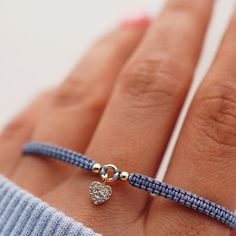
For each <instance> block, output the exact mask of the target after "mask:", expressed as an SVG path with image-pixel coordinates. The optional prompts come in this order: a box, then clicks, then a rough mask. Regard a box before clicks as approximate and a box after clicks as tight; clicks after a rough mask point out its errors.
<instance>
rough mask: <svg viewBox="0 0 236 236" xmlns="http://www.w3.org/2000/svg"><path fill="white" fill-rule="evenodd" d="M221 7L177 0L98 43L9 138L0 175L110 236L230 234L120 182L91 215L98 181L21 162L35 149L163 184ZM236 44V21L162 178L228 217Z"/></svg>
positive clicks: (39, 161) (44, 162)
mask: <svg viewBox="0 0 236 236" xmlns="http://www.w3.org/2000/svg"><path fill="white" fill-rule="evenodd" d="M213 2H214V1H213V0H199V1H195V0H189V1H185V0H171V1H169V2H168V4H167V6H166V7H165V9H164V10H163V12H162V13H161V15H160V16H159V17H158V18H157V19H154V20H153V21H152V22H151V24H150V26H149V24H148V20H147V18H146V17H145V16H143V17H141V18H139V19H138V18H137V19H136V20H131V19H129V20H128V21H126V22H125V23H124V24H122V25H121V26H120V27H118V28H116V29H115V30H114V31H113V32H111V33H109V34H108V35H107V36H105V37H104V38H102V39H100V40H99V41H98V42H97V43H96V44H95V45H94V46H93V47H92V48H91V49H90V50H89V51H88V52H87V54H86V56H85V57H84V58H83V59H82V61H81V62H80V64H79V65H78V66H77V68H76V69H75V70H74V71H73V72H72V73H71V74H70V75H69V77H68V79H66V80H65V81H64V82H63V83H62V84H61V85H59V86H58V87H57V88H55V89H54V90H52V91H50V92H47V93H45V94H43V95H42V96H40V97H39V98H38V99H37V100H36V101H35V102H34V103H33V104H32V105H31V106H30V107H29V108H27V109H26V110H25V111H24V112H23V113H22V114H21V115H20V116H19V117H17V118H16V119H15V120H14V121H12V122H11V123H10V124H9V125H8V126H7V127H6V128H5V130H4V131H3V132H2V134H1V137H0V166H1V167H0V170H1V172H2V173H4V174H5V175H7V176H8V177H9V178H11V179H12V180H13V181H15V182H16V183H17V184H19V185H20V186H22V187H23V188H25V189H27V190H29V191H31V192H32V193H34V194H35V195H37V196H39V197H41V198H42V199H44V200H45V201H47V202H49V203H50V204H51V205H52V206H54V207H56V208H58V209H60V210H62V211H63V212H65V213H66V214H67V215H69V216H71V217H73V218H75V219H76V220H78V221H81V222H82V223H84V224H85V225H87V226H90V227H92V228H93V229H94V230H95V231H97V232H101V233H103V234H104V235H121V234H122V235H214V236H217V235H220V236H223V235H229V233H230V232H229V229H228V228H227V227H225V226H224V225H223V224H221V223H219V222H217V221H214V220H212V219H210V218H209V217H206V216H204V215H202V214H199V213H196V212H194V211H192V210H190V209H186V208H185V207H183V206H179V205H177V204H176V203H173V202H171V201H169V200H166V199H161V198H152V197H150V196H149V195H148V194H146V193H143V192H141V191H139V190H137V189H134V188H131V187H130V186H127V185H125V184H124V183H121V184H116V185H114V187H113V196H112V199H111V200H110V201H108V202H107V203H106V204H104V205H101V206H99V207H97V206H94V205H93V204H92V203H91V200H90V198H89V193H88V189H89V185H90V184H91V182H92V181H93V180H94V177H93V176H91V175H90V174H88V173H84V171H81V170H77V169H76V168H74V167H70V166H68V165H67V164H64V163H61V162H58V161H55V160H51V159H47V158H40V157H36V156H26V157H22V156H21V154H20V151H21V148H22V146H23V145H24V143H25V142H26V141H28V140H38V141H44V142H48V143H52V144H56V145H61V146H64V147H68V148H71V149H74V150H78V151H80V152H83V153H85V154H87V155H88V156H90V157H91V158H93V159H94V160H96V161H98V162H100V163H114V164H116V165H117V166H119V167H120V168H121V169H122V170H127V171H128V172H140V173H143V174H146V175H149V176H155V173H156V172H157V170H158V167H159V164H160V161H161V158H162V156H163V152H164V151H165V148H166V145H167V143H168V140H169V138H170V134H171V132H172V130H173V127H174V124H175V122H176V118H177V116H178V114H179V111H180V109H181V106H182V104H183V101H184V99H185V96H186V93H187V91H188V89H189V86H190V83H191V79H192V77H193V73H194V70H195V67H196V64H197V61H198V58H199V54H200V50H201V47H202V43H203V39H204V35H205V32H206V29H207V25H208V22H209V20H210V15H211V11H212V7H213ZM148 26H149V27H148ZM147 28H148V29H147ZM146 29H147V30H146ZM235 38H236V15H235V16H233V18H232V21H231V23H230V25H229V28H228V30H227V32H226V34H225V37H224V40H223V42H222V44H221V46H220V49H219V52H218V54H217V56H216V59H215V61H214V63H213V65H212V67H211V68H210V69H209V72H208V74H207V76H206V78H205V80H204V82H203V83H202V85H201V86H200V88H199V90H198V91H197V94H196V96H195V98H194V100H193V103H192V105H191V108H190V110H189V113H188V116H187V118H186V121H185V124H184V127H183V130H182V132H181V135H180V138H179V141H178V143H177V146H176V149H175V152H174V154H173V157H172V160H171V163H170V166H169V168H168V171H167V174H166V177H165V181H166V182H168V183H170V184H173V185H176V186H179V187H182V188H184V189H186V190H189V191H192V192H195V193H197V194H199V195H202V196H204V197H206V198H208V199H211V200H213V201H216V202H218V203H220V204H222V205H224V206H225V207H228V208H229V209H232V210H234V209H235V207H236V197H235V196H236V178H235V172H236V129H235V127H236V69H235V68H236V44H235Z"/></svg>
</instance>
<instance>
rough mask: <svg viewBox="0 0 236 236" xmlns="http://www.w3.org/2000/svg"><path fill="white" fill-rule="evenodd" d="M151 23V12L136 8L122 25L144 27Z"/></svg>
mask: <svg viewBox="0 0 236 236" xmlns="http://www.w3.org/2000/svg"><path fill="white" fill-rule="evenodd" d="M149 23H150V14H149V12H148V11H147V10H144V9H136V10H135V11H132V12H131V13H129V14H128V15H126V17H125V18H124V19H123V21H122V23H121V25H122V26H131V27H133V26H134V27H143V26H146V25H148V24H149Z"/></svg>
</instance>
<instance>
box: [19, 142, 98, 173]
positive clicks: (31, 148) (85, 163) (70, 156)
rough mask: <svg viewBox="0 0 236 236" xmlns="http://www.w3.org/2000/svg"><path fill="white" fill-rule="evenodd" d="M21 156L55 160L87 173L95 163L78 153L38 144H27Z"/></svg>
mask: <svg viewBox="0 0 236 236" xmlns="http://www.w3.org/2000/svg"><path fill="white" fill-rule="evenodd" d="M23 154H25V155H28V154H34V155H40V156H42V155H43V156H47V157H51V158H55V159H58V160H61V161H64V162H66V163H69V164H72V165H74V166H78V167H80V168H83V169H85V170H88V171H91V170H92V166H93V164H94V163H95V161H93V160H90V159H89V158H88V157H86V156H85V155H82V154H81V153H79V152H74V151H71V150H70V149H67V148H63V147H58V146H54V145H51V144H50V145H49V144H45V143H39V142H29V143H27V144H26V145H25V146H24V148H23Z"/></svg>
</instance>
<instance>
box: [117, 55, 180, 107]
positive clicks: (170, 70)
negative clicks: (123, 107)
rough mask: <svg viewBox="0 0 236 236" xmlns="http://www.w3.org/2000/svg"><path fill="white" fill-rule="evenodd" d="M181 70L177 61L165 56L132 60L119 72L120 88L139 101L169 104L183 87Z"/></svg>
mask: <svg viewBox="0 0 236 236" xmlns="http://www.w3.org/2000/svg"><path fill="white" fill-rule="evenodd" d="M181 71H182V68H181V66H180V64H179V63H178V62H176V61H170V60H169V59H167V58H166V59H165V58H160V59H154V60H153V59H151V60H150V59H147V60H141V61H134V62H132V63H131V64H130V65H128V66H127V68H126V70H125V71H123V73H122V74H121V76H120V80H119V83H120V89H121V91H122V93H124V94H127V95H129V96H131V97H132V98H133V100H134V101H137V102H139V103H141V102H142V101H144V100H145V104H146V105H147V103H148V104H149V105H151V104H153V105H157V103H159V105H166V104H170V103H172V102H173V101H174V100H176V97H177V96H178V95H179V94H180V92H181V91H182V89H183V83H182V82H183V81H182V80H181V79H180V78H181V76H179V75H180V73H181Z"/></svg>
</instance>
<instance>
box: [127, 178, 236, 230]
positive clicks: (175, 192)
mask: <svg viewBox="0 0 236 236" xmlns="http://www.w3.org/2000/svg"><path fill="white" fill-rule="evenodd" d="M128 181H129V183H130V184H131V185H133V186H134V187H137V188H140V189H142V190H144V191H147V192H149V193H152V194H155V195H158V196H162V197H165V198H168V199H171V200H173V201H175V202H177V203H180V204H182V205H184V206H186V207H189V208H192V209H193V210H196V211H198V212H201V213H204V214H206V215H208V216H210V217H212V218H214V219H216V220H218V221H220V222H222V223H224V224H226V225H227V226H229V227H230V228H235V227H236V215H235V214H234V213H233V212H230V211H229V210H227V209H226V208H224V207H223V206H221V205H219V204H216V203H214V202H212V201H209V200H207V199H204V198H202V197H200V196H198V195H196V194H193V193H191V192H187V191H185V190H183V189H180V188H177V187H174V186H171V185H169V184H166V183H163V182H160V181H157V180H155V179H153V178H150V177H147V176H145V175H142V174H129V179H128Z"/></svg>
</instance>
